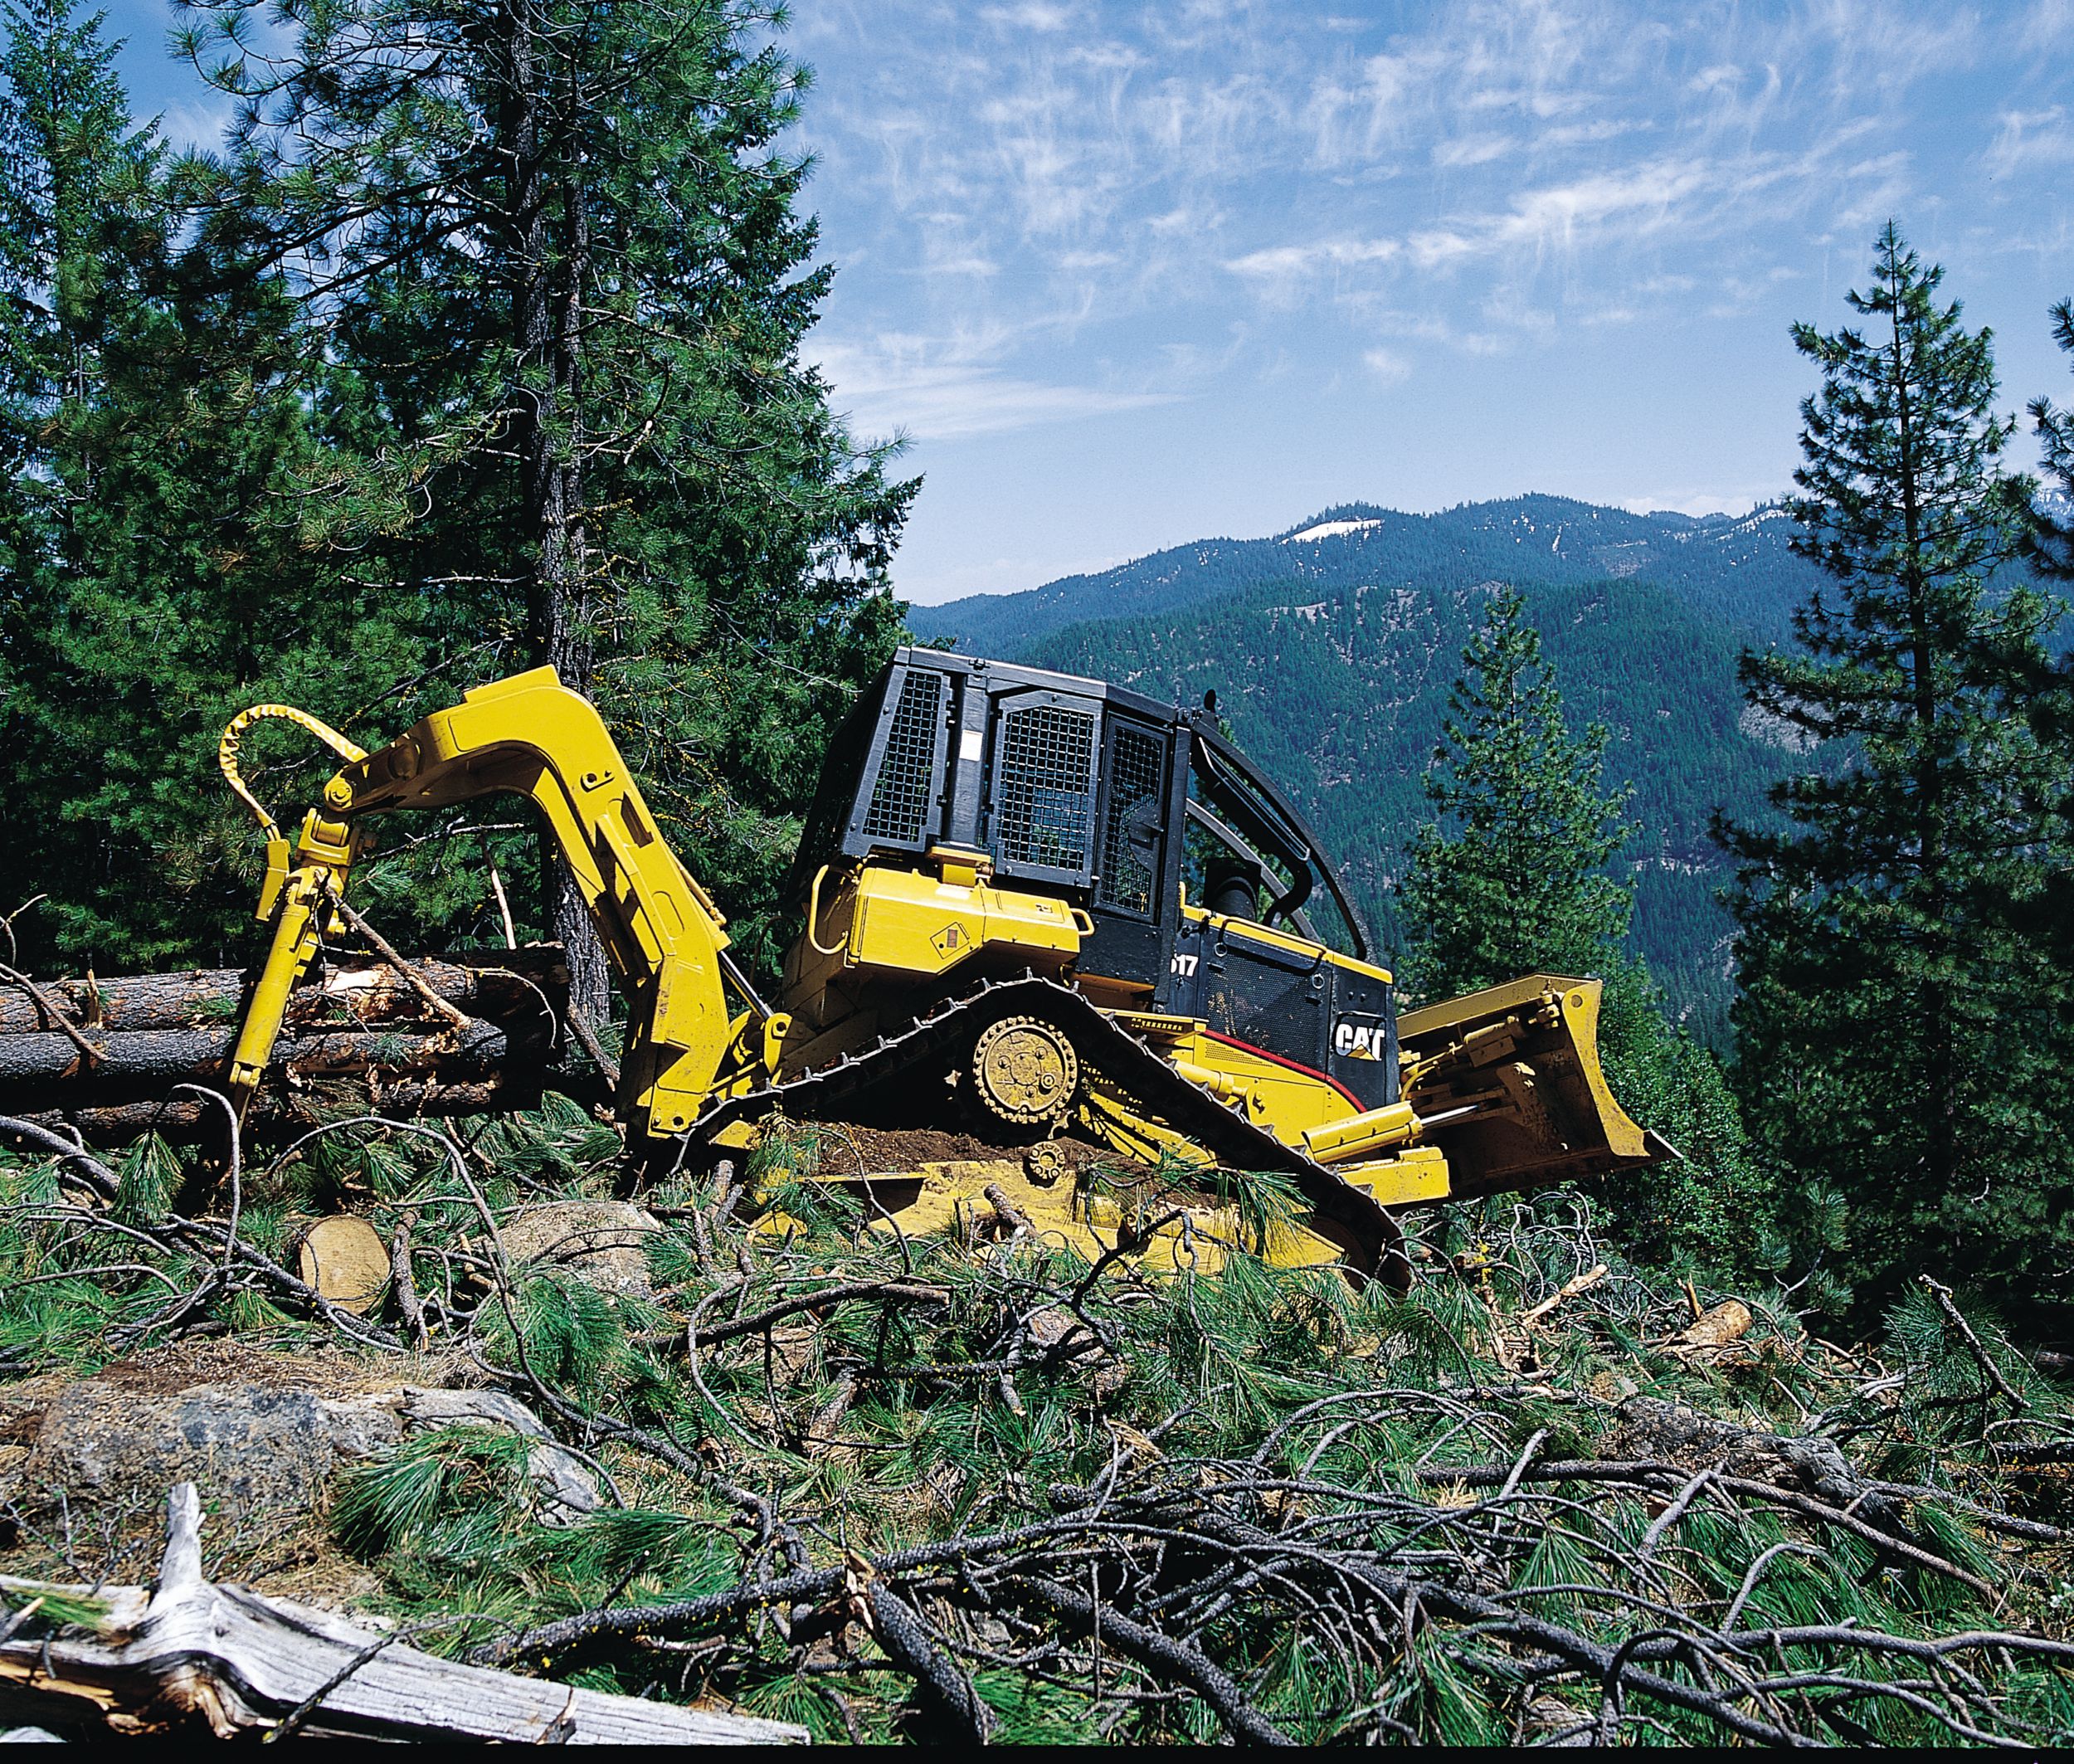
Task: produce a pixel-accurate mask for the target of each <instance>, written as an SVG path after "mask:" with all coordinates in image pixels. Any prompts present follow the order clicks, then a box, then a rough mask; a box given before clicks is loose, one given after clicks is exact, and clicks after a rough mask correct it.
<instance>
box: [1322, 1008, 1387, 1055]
mask: <svg viewBox="0 0 2074 1764" xmlns="http://www.w3.org/2000/svg"><path fill="white" fill-rule="evenodd" d="M1389 1043H1390V1037H1389V1032H1388V1030H1387V1028H1386V1026H1385V1025H1383V1024H1381V1023H1378V1022H1366V1023H1360V1022H1356V1021H1354V1019H1353V1018H1351V1017H1345V1016H1343V1017H1341V1019H1340V1020H1339V1021H1337V1022H1336V1023H1335V1024H1334V1025H1333V1026H1332V1051H1333V1052H1334V1053H1336V1054H1338V1055H1341V1056H1342V1057H1343V1058H1346V1059H1348V1060H1380V1059H1382V1058H1383V1057H1384V1056H1385V1055H1387V1054H1388V1053H1389V1051H1390V1045H1389Z"/></svg>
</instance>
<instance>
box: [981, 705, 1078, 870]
mask: <svg viewBox="0 0 2074 1764" xmlns="http://www.w3.org/2000/svg"><path fill="white" fill-rule="evenodd" d="M1093 758H1094V718H1093V715H1092V714H1090V713H1088V712H1087V711H1084V710H1064V709H1060V708H1059V707H1058V706H1057V705H1054V704H1033V705H1031V706H1030V707H1029V708H1028V709H1024V710H1011V711H1010V712H1009V713H1008V714H1006V715H1005V716H1004V717H1003V718H1002V719H1001V733H1000V746H999V748H998V749H997V750H996V757H995V773H994V776H995V801H996V806H997V811H998V815H999V821H998V823H997V824H998V826H999V829H1000V831H999V832H998V834H997V836H996V837H997V839H998V841H999V850H1000V856H1001V858H1002V860H1004V861H1005V862H1007V863H1011V864H1041V865H1044V866H1045V867H1046V868H1048V869H1051V870H1085V869H1086V868H1087V867H1088V845H1090V844H1091V843H1092V840H1091V835H1092V834H1093V821H1094V812H1093V811H1094V792H1093V787H1092V781H1091V779H1090V777H1089V772H1090V771H1091V770H1092V764H1091V763H1092V761H1093Z"/></svg>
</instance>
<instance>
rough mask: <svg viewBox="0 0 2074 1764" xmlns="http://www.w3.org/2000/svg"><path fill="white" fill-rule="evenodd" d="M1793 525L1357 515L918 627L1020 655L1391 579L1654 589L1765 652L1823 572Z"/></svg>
mask: <svg viewBox="0 0 2074 1764" xmlns="http://www.w3.org/2000/svg"><path fill="white" fill-rule="evenodd" d="M1792 526H1793V524H1792V522H1791V521H1790V520H1789V519H1788V518H1787V516H1786V514H1785V511H1784V509H1779V508H1777V507H1775V506H1773V505H1770V504H1765V505H1760V507H1758V508H1756V509H1753V510H1751V511H1750V513H1749V514H1744V515H1735V516H1731V515H1726V514H1708V515H1702V516H1700V517H1697V518H1695V517H1693V516H1691V515H1685V514H1663V513H1658V514H1630V513H1629V512H1628V511H1626V510H1625V509H1609V508H1604V507H1600V506H1598V505H1596V504H1592V503H1586V502H1576V501H1573V500H1571V499H1569V498H1567V497H1562V496H1540V495H1532V496H1515V497H1509V498H1507V499H1504V500H1502V501H1497V502H1478V503H1467V504H1463V506H1461V507H1459V508H1454V509H1444V510H1443V511H1442V512H1440V513H1439V514H1404V513H1401V512H1400V511H1398V510H1396V509H1385V508H1381V507H1379V506H1377V505H1375V504H1370V503H1351V504H1342V505H1340V506H1337V507H1334V508H1330V509H1322V510H1321V511H1320V512H1319V513H1318V514H1315V515H1313V516H1312V517H1311V518H1310V519H1307V520H1304V521H1300V522H1298V523H1297V524H1296V525H1295V526H1293V527H1291V528H1290V529H1288V530H1287V531H1286V532H1284V533H1281V534H1275V535H1273V536H1272V537H1270V538H1259V539H1232V538H1211V539H1202V540H1198V541H1196V542H1195V543H1191V544H1188V545H1178V546H1174V547H1171V548H1168V549H1167V550H1165V551H1159V552H1154V553H1151V554H1150V555H1149V556H1147V557H1143V558H1135V559H1133V560H1132V562H1130V563H1122V564H1118V565H1117V566H1116V567H1115V568H1112V569H1107V570H1102V571H1099V572H1097V573H1091V574H1087V575H1080V576H1066V577H1060V578H1059V580H1058V581H1056V582H1047V583H1046V584H1044V586H1043V587H1038V588H1032V589H1030V590H1028V591H1026V592H1023V593H1020V594H981V595H972V596H970V597H966V598H965V599H963V600H956V601H949V602H945V603H944V604H943V605H942V606H937V607H914V608H913V609H912V611H911V612H909V614H908V621H909V623H910V625H911V626H913V629H914V631H916V632H917V633H918V635H920V636H922V637H923V638H924V639H925V640H926V641H948V640H955V641H956V642H957V644H958V645H959V646H961V647H962V648H965V649H969V650H976V651H979V652H981V653H982V654H1007V653H1010V652H1012V651H1014V650H1015V648H1016V647H1017V646H1019V645H1024V644H1027V643H1030V642H1031V641H1035V639H1037V638H1039V637H1041V636H1044V634H1045V633H1047V632H1049V631H1056V630H1058V629H1059V627H1060V626H1064V625H1069V624H1072V623H1074V622H1076V621H1078V620H1082V619H1087V618H1110V617H1121V616H1143V615H1147V614H1151V613H1158V612H1169V611H1171V610H1173V609H1175V608H1178V607H1190V606H1194V605H1196V604H1199V603H1200V602H1205V601H1209V600H1215V599H1218V598H1220V597H1224V596H1225V595H1228V594H1231V593H1234V592H1239V591H1241V590H1244V589H1248V588H1251V587H1254V586H1255V585H1256V584H1259V583H1263V582H1286V583H1288V584H1290V585H1291V586H1292V587H1295V586H1296V585H1297V584H1305V583H1307V584H1309V585H1310V586H1311V587H1313V588H1315V589H1316V590H1318V591H1321V592H1322V591H1327V590H1341V589H1351V588H1356V587H1365V586H1373V585H1375V584H1376V583H1379V582H1390V583H1394V584H1398V585H1401V586H1405V587H1430V588H1435V589H1444V590H1454V589H1460V588H1465V587H1471V586H1473V584H1475V583H1477V582H1487V581H1492V580H1499V581H1507V582H1521V583H1526V582H1551V583H1554V582H1569V583H1582V582H1604V581H1609V580H1624V579H1628V578H1630V577H1647V578H1648V580H1650V581H1652V582H1657V583H1658V584H1659V585H1661V586H1662V587H1664V588H1666V589H1667V590H1668V591H1669V592H1671V593H1672V595H1673V596H1674V597H1676V598H1677V600H1678V601H1679V602H1682V604H1684V605H1685V606H1687V607H1690V608H1692V610H1693V611H1694V612H1697V613H1699V614H1701V615H1702V616H1706V617H1707V618H1710V619H1713V620H1717V621H1721V622H1722V623H1724V624H1726V625H1728V626H1733V627H1734V628H1736V630H1737V631H1739V632H1740V633H1742V634H1744V635H1745V636H1749V637H1750V638H1753V639H1756V640H1760V641H1762V640H1767V639H1773V638H1778V637H1783V636H1784V635H1785V634H1786V631H1787V629H1788V617H1789V612H1790V610H1791V608H1792V607H1794V606H1795V605H1797V604H1798V603H1799V602H1800V601H1802V600H1803V599H1804V598H1805V597H1806V595H1807V593H1808V591H1809V588H1811V587H1813V586H1814V582H1815V581H1816V579H1817V577H1818V572H1817V571H1816V570H1815V568H1814V565H1812V564H1810V563H1808V562H1806V561H1805V560H1804V559H1803V558H1799V557H1797V556H1796V555H1794V553H1793V551H1792V550H1791V549H1790V548H1789V538H1790V537H1791V534H1792Z"/></svg>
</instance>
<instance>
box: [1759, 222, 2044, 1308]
mask: <svg viewBox="0 0 2074 1764" xmlns="http://www.w3.org/2000/svg"><path fill="white" fill-rule="evenodd" d="M1942 278H1943V272H1942V270H1940V268H1938V267H1936V266H1925V265H1924V264H1923V263H1922V262H1921V260H1920V259H1919V258H1918V257H1917V256H1916V254H1915V253H1914V252H1913V251H1911V250H1910V249H1909V247H1908V246H1907V244H1906V241H1905V240H1904V239H1903V238H1902V237H1901V234H1900V232H1899V231H1898V229H1897V228H1896V227H1894V226H1893V225H1891V223H1890V225H1889V226H1888V227H1887V228H1886V229H1885V231H1883V232H1882V234H1881V236H1880V238H1879V241H1878V242H1877V246H1876V254H1875V258H1874V262H1873V266H1872V282H1871V283H1870V285H1868V287H1867V290H1866V291H1864V292H1863V293H1856V292H1854V293H1852V295H1850V296H1849V300H1850V304H1851V305H1852V308H1853V309H1854V310H1855V311H1857V313H1859V314H1862V315H1863V317H1864V319H1865V320H1866V321H1867V323H1866V324H1864V325H1863V326H1862V328H1852V327H1847V328H1845V329H1840V330H1838V331H1835V332H1831V333H1823V332H1821V331H1818V330H1817V329H1815V328H1814V326H1813V325H1810V324H1799V325H1797V326H1796V327H1795V328H1794V344H1795V345H1796V346H1797V347H1798V348H1799V349H1800V351H1801V353H1804V355H1806V356H1808V357H1809V358H1810V359H1811V360H1812V361H1814V363H1816V364H1817V365H1818V368H1820V370H1821V374H1822V382H1821V385H1820V387H1818V390H1817V391H1816V392H1814V394H1813V395H1812V396H1810V397H1809V398H1807V399H1806V400H1805V401H1804V403H1803V405H1802V407H1801V414H1802V418H1803V425H1804V426H1803V431H1802V436H1801V448H1802V452H1803V456H1804V464H1803V465H1802V466H1801V468H1800V469H1799V471H1798V472H1796V474H1795V482H1796V483H1797V484H1798V485H1799V492H1800V494H1799V495H1798V497H1796V498H1795V499H1794V501H1793V503H1792V504H1791V508H1792V513H1793V514H1794V519H1796V521H1797V522H1798V523H1799V527H1800V537H1799V540H1798V545H1799V548H1800V549H1801V550H1802V551H1803V552H1804V554H1805V555H1807V556H1808V557H1809V558H1813V559H1814V561H1815V562H1817V563H1819V564H1820V565H1821V566H1822V567H1823V569H1824V570H1825V571H1826V572H1828V574H1829V576H1830V577H1832V578H1833V587H1825V588H1822V589H1818V591H1817V592H1815V593H1814V595H1813V596H1812V597H1810V599H1809V602H1808V603H1807V604H1806V605H1805V606H1804V607H1803V608H1801V609H1800V611H1799V613H1798V615H1797V616H1796V619H1795V622H1794V630H1795V635H1796V636H1797V638H1798V640H1799V642H1798V646H1797V648H1795V649H1794V650H1790V651H1770V652H1767V653H1765V654H1762V655H1746V656H1745V659H1744V661H1743V663H1742V669H1741V673H1742V679H1743V682H1744V685H1745V690H1747V692H1748V694H1749V696H1750V702H1751V703H1752V704H1755V705H1756V706H1758V707H1759V708H1760V709H1762V710H1763V711H1765V713H1767V714H1770V715H1771V716H1775V717H1778V718H1782V719H1785V721H1786V722H1788V723H1789V724H1793V725H1794V727H1796V728H1797V729H1800V730H1803V731H1804V732H1805V733H1806V734H1807V735H1808V736H1809V737H1810V738H1812V740H1813V741H1814V743H1816V746H1815V748H1814V755H1813V763H1811V765H1810V767H1809V770H1808V771H1806V772H1804V773H1802V774H1800V775H1799V776H1796V777H1791V778H1789V779H1788V780H1786V781H1785V782H1784V783H1782V784H1781V785H1779V787H1777V788H1776V789H1775V792H1773V798H1772V800H1773V802H1774V803H1775V806H1777V808H1778V809H1779V811H1780V813H1781V816H1782V817H1783V821H1784V825H1783V826H1779V827H1773V828H1762V827H1751V826H1726V825H1724V826H1722V827H1721V830H1720V831H1721V836H1723V838H1724V839H1725V841H1726V843H1727V845H1728V846H1729V849H1730V850H1731V851H1732V852H1734V853H1735V855H1736V856H1737V857H1738V858H1739V859H1740V860H1741V870H1740V875H1739V881H1738V884H1737V888H1736V892H1735V894H1734V897H1733V899H1732V900H1731V905H1732V907H1733V909H1734V910H1735V913H1736V919H1737V921H1738V926H1739V935H1738V939H1737V946H1736V947H1737V957H1738V960H1739V963H1740V967H1741V975H1740V984H1741V992H1740V995H1739V997H1738V1000H1737V1003H1736V1013H1735V1020H1736V1027H1737V1031H1738V1036H1739V1057H1740V1061H1741V1066H1740V1070H1741V1088H1742V1091H1743V1096H1744V1100H1745V1105H1746V1107H1747V1108H1749V1109H1750V1111H1751V1113H1752V1118H1753V1121H1754V1123H1755V1124H1756V1126H1757V1127H1758V1128H1759V1130H1760V1133H1761V1134H1762V1136H1763V1138H1764V1139H1765V1142H1766V1144H1767V1147H1768V1148H1769V1150H1770V1152H1771V1154H1772V1156H1773V1157H1774V1158H1775V1160H1776V1162H1777V1165H1778V1167H1779V1171H1780V1172H1781V1181H1782V1182H1784V1183H1785V1184H1786V1185H1787V1186H1788V1187H1789V1189H1790V1190H1792V1191H1799V1192H1802V1193H1805V1194H1808V1195H1811V1196H1828V1195H1831V1194H1833V1195H1835V1196H1840V1197H1841V1199H1842V1201H1843V1204H1844V1206H1845V1207H1846V1209H1847V1210H1848V1211H1847V1215H1846V1217H1845V1220H1844V1228H1843V1231H1842V1233H1841V1235H1840V1238H1839V1241H1840V1243H1841V1245H1842V1248H1841V1250H1840V1253H1839V1254H1838V1256H1837V1257H1836V1259H1835V1260H1834V1263H1833V1265H1832V1268H1831V1269H1830V1272H1831V1273H1832V1274H1833V1275H1835V1276H1836V1277H1837V1280H1838V1284H1836V1285H1834V1286H1833V1287H1832V1288H1831V1289H1830V1290H1829V1292H1828V1300H1829V1302H1830V1303H1831V1304H1841V1303H1842V1302H1843V1299H1844V1297H1845V1289H1847V1288H1848V1289H1855V1294H1856V1297H1857V1301H1858V1303H1859V1304H1860V1305H1861V1306H1867V1305H1872V1304H1881V1303H1884V1302H1886V1301H1887V1300H1888V1299H1891V1297H1892V1296H1893V1295H1894V1294H1896V1292H1897V1291H1898V1290H1899V1288H1900V1284H1901V1283H1902V1282H1903V1281H1905V1280H1906V1278H1907V1276H1908V1275H1909V1274H1910V1272H1911V1270H1913V1269H1932V1270H1934V1271H1940V1272H1942V1273H1943V1274H1945V1276H1946V1277H1947V1278H1950V1277H1953V1276H1956V1277H1959V1278H1961V1279H1965V1280H1967V1281H1969V1283H1970V1284H1972V1285H1973V1286H1974V1288H1975V1289H1977V1290H1979V1291H1981V1292H1983V1293H1984V1294H1987V1295H1989V1296H1990V1297H1993V1298H1995V1299H1999V1300H2000V1301H2002V1302H2003V1303H2004V1304H2009V1305H2012V1306H2016V1307H2021V1308H2027V1309H2033V1310H2034V1311H2035V1310H2036V1309H2037V1308H2039V1307H2041V1306H2044V1307H2050V1306H2052V1305H2054V1304H2060V1303H2062V1302H2063V1301H2064V1300H2065V1299H2067V1296H2069V1294H2068V1289H2067V1275H2068V1257H2069V1255H2070V1252H2074V1207H2071V1206H2070V1203H2071V1202H2074V1155H2070V1148H2069V1143H2068V1140H2067V1134H2066V1132H2065V1123H2066V1122H2067V1119H2068V1118H2069V1115H2068V1112H2067V1109H2068V1104H2069V1102H2070V1100H2071V1099H2074V1095H2071V1093H2070V1089H2069V1084H2068V1072H2069V1055H2070V1053H2074V1046H2070V1044H2069V1039H2068V1036H2067V1031H2066V1024H2065V1013H2064V1005H2065V997H2066V991H2067V987H2066V977H2065V976H2064V975H2063V974H2062V973H2057V972H2051V971H2049V970H2042V969H2041V967H2040V964H2039V963H2038V962H2037V961H2036V960H2035V954H2036V946H2035V944H2034V943H2033V942H2032V939H2033V937H2034V935H2035V924H2036V919H2037V914H2038V913H2039V911H2040V909H2041V908H2042V904H2043V899H2042V886H2043V883H2044V880H2045V878H2046V876H2047V874H2048V873H2049V870H2050V868H2051V865H2052V855H2053V854H2052V848H2053V846H2054V845H2055V842H2056V839H2057V837H2059V836H2060V834H2059V831H2058V830H2057V829H2056V828H2055V826H2053V824H2052V815H2051V813H2050V812H2049V809H2048V805H2049V804H2051V803H2053V802H2057V801H2058V800H2059V799H2060V797H2061V796H2062V794H2063V792H2064V782H2065V771H2066V763H2065V756H2064V755H2063V754H2057V753H2054V752H2053V751H2052V749H2051V748H2049V747H2047V745H2045V744H2044V743H2041V742H2040V741H2039V740H2038V738H2037V735H2036V733H2035V732H2034V731H2033V729H2032V728H2031V727H2030V725H2029V724H2028V723H2027V721H2026V720H2025V719H2024V718H2023V716H2022V715H2021V714H2020V699H2021V695H2022V693H2023V685H2024V682H2025V681H2026V680H2028V679H2029V678H2031V677H2033V675H2034V674H2035V671H2036V670H2037V668H2039V667H2040V666H2042V665H2045V664H2046V662H2047V655H2046V652H2045V650H2044V646H2043V639H2044V636H2045V635H2046V633H2047V631H2049V630H2050V629H2051V628H2052V625H2053V623H2054V621H2055V620H2056V619H2057V616H2058V609H2057V607H2055V605H2054V604H2053V603H2052V602H2049V601H2048V600H2047V599H2046V598H2045V597H2042V596H2041V595H2039V594H2038V593H2037V592H2034V591H2033V589H2032V588H2031V587H2028V585H2026V584H2024V583H2023V582H2020V581H2015V582H2012V581H2007V580H2001V579H1997V580H1993V581H1991V578H1992V577H1994V572H1995V570H1996V568H1997V566H1998V565H1999V564H2000V563H2003V561H2004V560H2005V559H2007V558H2009V557H2010V556H2011V555H2012V554H2013V553H2014V552H2015V551H2017V550H2018V548H2019V547H2020V545H2021V543H2022V542H2023V536H2024V529H2025V525H2026V522H2027V519H2028V506H2029V503H2030V499H2031V487H2030V485H2029V484H2028V480H2023V479H2021V478H2019V477H2018V476H2016V475H2013V474H2012V473H2010V472H2008V471H2007V470H2005V469H2004V468H2003V463H2002V461H2003V453H2004V451H2005V449H2006V447H2007V445H2008V441H2009V438H2010V436H2011V433H2012V431H2013V422H2011V421H2008V420H2004V419H2003V418H2001V417H1999V416H1998V415H1997V414H1996V410H1995V396H1996V384H1995V376H1994V358H1993V353H1992V347H1991V339H1990V337H1989V334H1988V333H1987V332H1986V331H1984V330H1982V331H1970V330H1969V329H1967V328H1966V327H1965V326H1964V324H1963V323H1962V322H1961V314H1960V307H1959V305H1958V304H1957V303H1956V302H1946V301H1943V300H1940V296H1939V292H1938V290H1939V286H1940V282H1941V280H1942Z"/></svg>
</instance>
